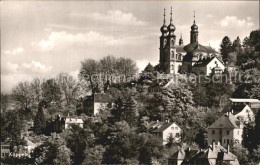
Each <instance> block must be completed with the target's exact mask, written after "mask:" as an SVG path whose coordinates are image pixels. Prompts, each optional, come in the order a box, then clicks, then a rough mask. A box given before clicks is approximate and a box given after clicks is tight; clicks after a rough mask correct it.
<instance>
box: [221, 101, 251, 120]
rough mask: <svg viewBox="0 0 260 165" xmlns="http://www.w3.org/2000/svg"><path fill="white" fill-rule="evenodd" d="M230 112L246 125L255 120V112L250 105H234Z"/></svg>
mask: <svg viewBox="0 0 260 165" xmlns="http://www.w3.org/2000/svg"><path fill="white" fill-rule="evenodd" d="M224 112H226V111H224ZM229 112H231V113H232V114H233V115H235V117H236V118H238V119H240V120H241V121H243V122H246V123H247V122H249V121H254V120H255V115H254V112H253V110H252V109H251V108H250V107H249V106H248V105H233V106H232V107H231V108H230V111H229Z"/></svg>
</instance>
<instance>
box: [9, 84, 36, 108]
mask: <svg viewBox="0 0 260 165" xmlns="http://www.w3.org/2000/svg"><path fill="white" fill-rule="evenodd" d="M12 96H13V99H14V100H15V101H17V102H18V103H19V104H20V106H21V107H22V108H29V107H30V106H31V104H32V101H33V95H32V90H31V87H30V84H29V82H20V83H18V85H17V86H16V87H15V88H14V89H13V90H12Z"/></svg>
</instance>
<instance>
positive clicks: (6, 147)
mask: <svg viewBox="0 0 260 165" xmlns="http://www.w3.org/2000/svg"><path fill="white" fill-rule="evenodd" d="M9 155H10V144H9V143H1V158H4V157H7V156H9Z"/></svg>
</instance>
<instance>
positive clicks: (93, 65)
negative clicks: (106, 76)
mask: <svg viewBox="0 0 260 165" xmlns="http://www.w3.org/2000/svg"><path fill="white" fill-rule="evenodd" d="M99 74H100V65H99V62H97V61H95V60H93V59H86V60H84V61H82V62H81V68H80V73H79V77H80V78H81V79H84V80H85V81H87V82H88V83H89V86H90V88H91V92H92V93H93V94H94V93H96V91H95V90H96V87H97V86H98V83H100V80H99V79H98V76H99Z"/></svg>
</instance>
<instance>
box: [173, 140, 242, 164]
mask: <svg viewBox="0 0 260 165" xmlns="http://www.w3.org/2000/svg"><path fill="white" fill-rule="evenodd" d="M218 163H227V164H231V165H239V162H238V159H237V156H235V155H234V154H233V153H231V152H230V148H229V147H227V149H225V148H224V147H223V146H221V145H220V144H217V145H215V144H212V145H210V146H209V147H207V148H206V149H201V150H194V149H190V148H189V147H188V148H187V149H184V148H183V147H182V148H181V149H179V150H178V151H177V152H175V153H174V154H173V155H172V156H171V157H170V158H168V164H169V165H195V164H199V165H217V164H218Z"/></svg>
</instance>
